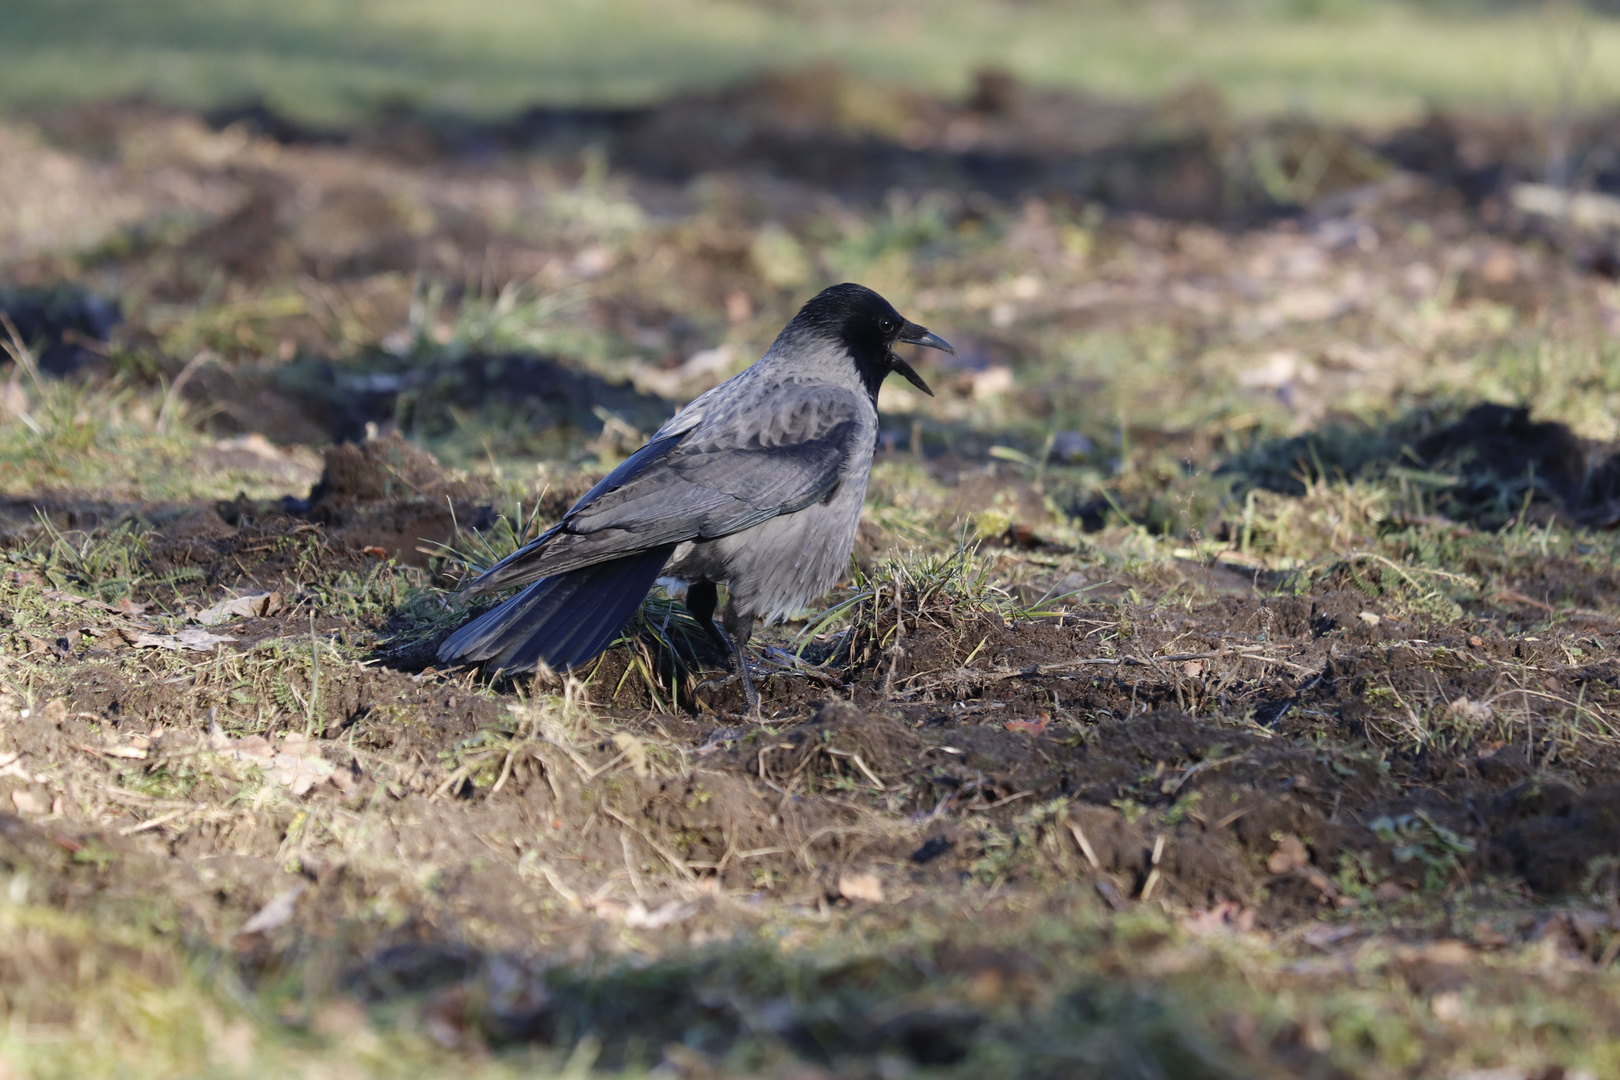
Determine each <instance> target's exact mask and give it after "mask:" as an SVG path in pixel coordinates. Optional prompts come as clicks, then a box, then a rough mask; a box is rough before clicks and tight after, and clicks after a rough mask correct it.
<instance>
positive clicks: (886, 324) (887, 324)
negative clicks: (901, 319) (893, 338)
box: [878, 315, 900, 334]
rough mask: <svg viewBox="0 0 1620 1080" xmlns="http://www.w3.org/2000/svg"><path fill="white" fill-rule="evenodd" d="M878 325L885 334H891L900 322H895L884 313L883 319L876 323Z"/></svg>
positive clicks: (898, 327) (898, 326)
mask: <svg viewBox="0 0 1620 1080" xmlns="http://www.w3.org/2000/svg"><path fill="white" fill-rule="evenodd" d="M878 327H879V328H880V329H881V330H882V331H883V332H884V333H885V334H892V333H894V332H895V331H896V330H898V329H900V324H899V323H897V322H895V321H894V320H893V319H891V318H889V317H888V316H887V315H885V316H883V320H882V321H881V322H879V323H878Z"/></svg>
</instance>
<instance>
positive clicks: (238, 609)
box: [191, 592, 286, 626]
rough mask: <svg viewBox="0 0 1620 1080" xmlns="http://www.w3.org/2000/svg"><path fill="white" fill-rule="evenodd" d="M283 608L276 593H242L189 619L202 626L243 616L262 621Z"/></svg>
mask: <svg viewBox="0 0 1620 1080" xmlns="http://www.w3.org/2000/svg"><path fill="white" fill-rule="evenodd" d="M285 606H286V605H285V603H283V601H282V598H281V594H280V593H278V592H255V593H243V594H242V595H241V596H233V597H230V598H229V599H226V600H221V601H220V602H219V603H217V604H214V605H213V606H211V607H206V608H203V609H202V610H201V611H199V612H197V614H195V615H193V616H192V617H191V619H192V621H193V622H197V623H201V624H202V625H203V626H218V625H219V624H220V623H222V622H227V621H229V620H231V619H234V618H237V617H239V616H243V615H251V616H254V617H257V618H261V619H262V618H265V617H267V616H270V615H274V614H275V613H276V612H278V611H280V610H281V609H282V608H283V607H285Z"/></svg>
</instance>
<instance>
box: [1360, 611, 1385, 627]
mask: <svg viewBox="0 0 1620 1080" xmlns="http://www.w3.org/2000/svg"><path fill="white" fill-rule="evenodd" d="M1356 618H1358V619H1360V620H1361V621H1362V622H1364V623H1366V624H1367V625H1368V626H1377V625H1378V624H1379V623H1381V622H1383V621H1384V620H1383V617H1382V616H1379V615H1375V614H1373V613H1372V612H1370V611H1363V612H1362V613H1361V614H1360V615H1357V616H1356Z"/></svg>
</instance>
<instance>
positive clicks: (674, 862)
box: [602, 804, 697, 882]
mask: <svg viewBox="0 0 1620 1080" xmlns="http://www.w3.org/2000/svg"><path fill="white" fill-rule="evenodd" d="M602 809H603V811H605V812H606V813H607V816H608V817H610V818H612V819H613V820H614V821H617V822H618V823H619V824H620V825H623V826H624V827H625V828H627V829H629V830H630V831H631V832H633V833H635V834H636V835H637V836H639V837H641V840H642V842H643V843H645V844H646V845H647V846H648V847H650V848H652V849H653V850H654V851H656V852H658V854H659V855H660V856H661V857H662V858H663V860H664V861H665V862H667V863H669V865H670V866H671V867H673V868H674V870H675V872H676V873H678V874H680V875H681V877H683V878H685V879H686V880H687V881H690V882H696V881H697V875H696V874H694V873H692V868H691V867H690V866H688V865H687V864H686V862H685V861H684V860H683V859H681V857H680V856H678V855H676V854H675V853H674V852H672V851H670V850H669V849H668V848H666V847H664V845H662V844H660V843H659V842H658V841H656V840H654V839H653V838H652V837H650V836H648V835H647V834H646V833H645V832H644V831H643V830H642V829H641V828H639V827H638V826H637V825H636V824H635V823H634V822H632V821H631V820H630V819H629V818H627V817H625V816H624V815H623V814H621V813H619V812H618V811H617V810H615V809H613V807H611V806H607V805H605V804H604V805H603V807H602Z"/></svg>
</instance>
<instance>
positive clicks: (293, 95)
mask: <svg viewBox="0 0 1620 1080" xmlns="http://www.w3.org/2000/svg"><path fill="white" fill-rule="evenodd" d="M828 60H830V61H834V62H838V63H842V64H845V65H847V66H848V67H850V68H852V69H854V70H855V71H857V72H860V73H862V74H866V75H870V76H877V77H882V78H886V79H892V80H895V81H897V82H902V83H908V84H912V85H917V86H922V87H926V88H929V89H932V90H936V91H942V92H947V93H959V92H961V91H962V90H963V89H964V88H965V87H966V86H967V84H968V81H969V79H970V78H971V74H972V72H973V71H974V70H975V69H977V68H980V67H985V66H994V67H999V68H1003V69H1006V70H1009V71H1011V72H1013V73H1015V74H1017V75H1019V76H1021V77H1024V78H1027V79H1029V80H1031V81H1033V82H1037V83H1041V84H1050V85H1061V86H1071V87H1082V88H1085V89H1089V90H1093V91H1098V92H1102V93H1106V94H1111V95H1119V96H1127V97H1139V96H1146V95H1158V94H1163V93H1167V92H1170V91H1173V90H1175V89H1176V88H1178V87H1180V86H1184V85H1186V84H1188V83H1190V82H1194V81H1201V82H1205V83H1208V84H1210V85H1213V86H1215V87H1217V88H1218V89H1219V90H1220V91H1221V92H1222V93H1223V94H1224V95H1225V96H1226V97H1227V99H1228V100H1229V101H1230V102H1231V103H1232V105H1233V106H1234V107H1235V108H1236V109H1237V110H1238V111H1239V112H1243V113H1256V112H1263V113H1275V112H1278V111H1285V110H1288V111H1307V112H1310V113H1312V114H1314V115H1318V116H1323V117H1336V118H1343V119H1351V120H1357V121H1361V122H1371V123H1380V122H1393V121H1399V120H1402V119H1407V118H1410V117H1412V116H1413V115H1415V114H1417V113H1419V112H1421V111H1422V110H1423V109H1425V108H1426V107H1428V106H1429V105H1431V104H1441V105H1450V106H1456V105H1463V104H1469V105H1490V106H1502V105H1517V106H1527V107H1537V108H1547V107H1554V106H1558V105H1560V104H1567V103H1571V102H1574V103H1585V104H1591V103H1596V102H1603V101H1613V100H1615V99H1616V98H1620V21H1617V20H1616V19H1615V18H1613V17H1608V16H1602V15H1597V14H1592V13H1589V12H1587V11H1586V10H1585V9H1584V8H1582V7H1580V6H1579V5H1577V4H1573V3H1566V4H1551V5H1542V4H1537V3H1522V4H1520V3H1502V2H1495V3H1492V2H1480V3H1466V2H1462V0H1452V2H1441V0H1429V2H1427V3H1414V2H1410V0H1409V2H1406V3H1394V2H1366V3H1351V2H1348V0H1182V2H1177V0H1161V2H1159V3H1154V4H1135V3H1130V4H1127V3H1119V2H1115V0H1047V2H1041V3H1027V2H1014V0H927V2H925V0H888V2H884V3H877V4H871V3H857V2H854V0H815V2H811V0H797V2H795V0H755V2H752V3H748V2H738V0H551V2H547V3H528V2H524V0H464V2H463V3H459V4H444V3H435V2H430V0H386V2H385V0H280V2H274V3H273V2H271V0H139V2H131V0H7V2H6V4H5V5H4V10H3V12H0V109H4V108H7V107H15V106H17V105H19V104H25V103H53V102H64V101H80V100H95V99H101V98H106V97H109V96H117V95H130V94H145V95H150V96H152V97H155V98H158V99H160V100H165V101H171V102H175V103H179V104H183V105H190V106H197V107H209V106H216V105H220V104H222V103H228V102H234V101H240V100H245V99H259V98H262V99H263V100H265V101H267V102H268V103H270V104H271V105H272V106H274V107H275V108H277V109H280V110H283V111H285V112H288V113H290V114H293V115H295V116H299V117H302V118H305V119H307V120H312V121H328V122H341V121H346V120H353V119H356V118H358V117H360V116H363V115H365V114H366V113H368V112H370V111H372V110H375V109H376V108H378V107H380V106H384V105H389V104H406V105H411V106H414V107H418V108H424V109H429V110H440V111H447V112H466V113H472V114H483V115H489V114H498V113H502V112H506V111H510V110H513V109H517V108H521V107H523V106H526V105H530V104H535V103H543V104H549V105H567V104H633V103H639V102H646V101H650V100H655V99H657V98H660V97H662V96H664V95H667V94H669V93H670V92H672V91H676V90H680V89H687V88H693V87H703V86H712V85H716V84H720V83H724V82H727V81H730V80H735V79H737V78H740V77H742V76H744V75H746V74H748V73H751V72H756V71H759V70H764V69H779V68H786V67H794V66H799V65H803V64H807V63H812V62H818V61H828Z"/></svg>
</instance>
